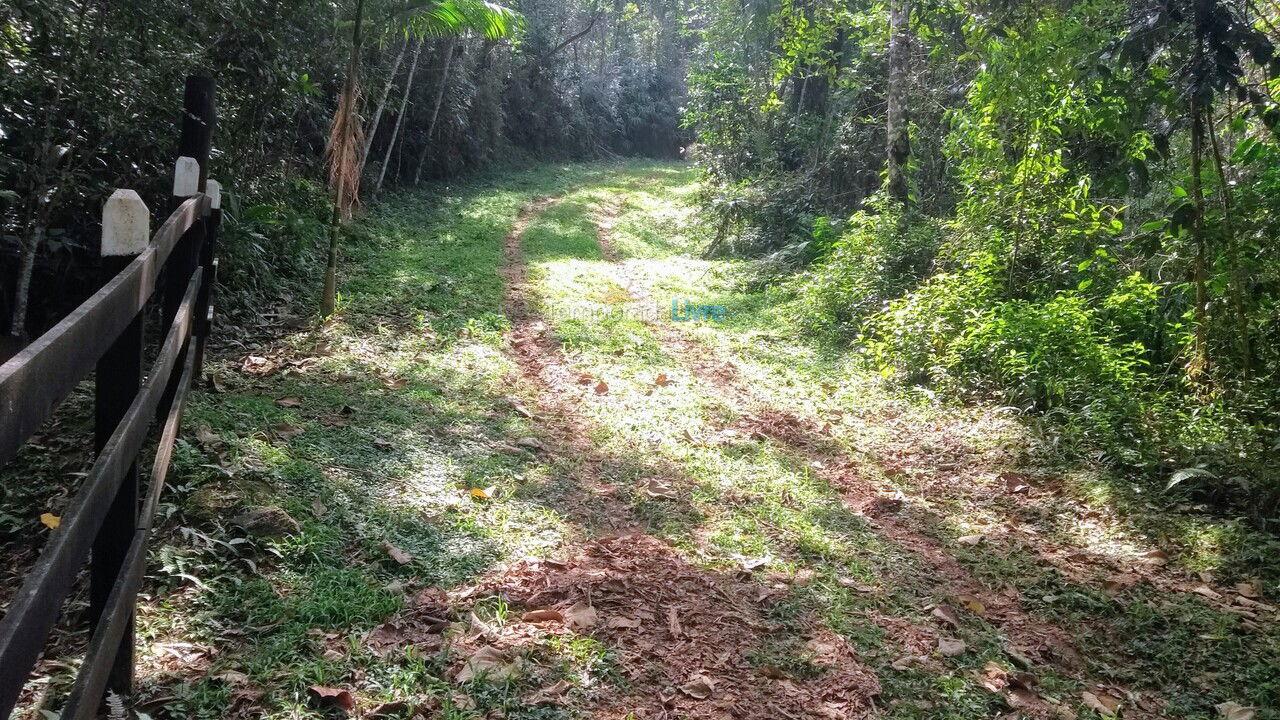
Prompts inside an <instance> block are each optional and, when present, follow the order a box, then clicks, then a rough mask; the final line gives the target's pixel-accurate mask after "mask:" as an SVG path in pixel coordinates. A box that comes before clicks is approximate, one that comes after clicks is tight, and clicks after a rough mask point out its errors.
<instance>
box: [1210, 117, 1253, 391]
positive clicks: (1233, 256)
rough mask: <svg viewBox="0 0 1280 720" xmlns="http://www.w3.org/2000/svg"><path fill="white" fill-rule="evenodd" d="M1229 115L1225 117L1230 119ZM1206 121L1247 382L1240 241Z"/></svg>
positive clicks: (1217, 152) (1248, 367) (1224, 176)
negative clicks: (1215, 170) (1220, 204)
mask: <svg viewBox="0 0 1280 720" xmlns="http://www.w3.org/2000/svg"><path fill="white" fill-rule="evenodd" d="M1229 117H1230V116H1228V119H1229ZM1208 120H1209V147H1210V148H1212V149H1213V161H1214V165H1215V166H1216V167H1217V169H1218V185H1219V186H1220V187H1221V192H1222V223H1223V226H1224V227H1223V229H1224V230H1225V231H1226V234H1227V272H1228V274H1229V280H1230V284H1229V290H1228V292H1230V294H1231V310H1232V313H1233V314H1234V315H1235V321H1236V342H1237V343H1239V347H1240V369H1241V372H1242V373H1243V375H1244V381H1245V383H1246V384H1248V382H1249V375H1250V374H1251V371H1252V368H1251V364H1252V359H1251V357H1250V355H1251V353H1252V350H1251V348H1250V346H1249V317H1248V316H1247V315H1245V312H1244V287H1243V286H1244V279H1243V278H1242V277H1241V275H1240V244H1239V240H1238V239H1237V238H1236V229H1235V223H1234V222H1233V219H1232V215H1233V210H1234V207H1233V206H1234V204H1235V203H1234V202H1233V200H1232V198H1231V185H1229V184H1228V183H1227V173H1226V170H1224V169H1223V162H1222V150H1221V149H1220V148H1219V147H1218V132H1217V128H1215V127H1214V122H1213V116H1212V115H1210V116H1209V117H1208Z"/></svg>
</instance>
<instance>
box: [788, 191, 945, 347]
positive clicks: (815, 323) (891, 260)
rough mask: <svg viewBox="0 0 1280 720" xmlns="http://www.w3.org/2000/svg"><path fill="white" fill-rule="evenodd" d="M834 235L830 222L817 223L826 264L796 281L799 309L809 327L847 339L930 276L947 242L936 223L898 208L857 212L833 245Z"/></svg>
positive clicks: (816, 237) (815, 266) (816, 239)
mask: <svg viewBox="0 0 1280 720" xmlns="http://www.w3.org/2000/svg"><path fill="white" fill-rule="evenodd" d="M834 232H835V231H834V230H833V229H832V228H831V227H830V224H829V223H827V222H826V218H819V222H818V223H816V224H815V229H814V244H815V245H817V246H818V248H819V252H820V253H822V259H821V260H819V261H818V262H816V263H814V264H813V266H812V267H810V268H809V270H808V271H807V272H805V273H803V274H801V275H799V276H797V277H796V280H795V293H796V300H795V302H794V304H793V308H794V311H795V312H796V314H797V317H798V318H800V319H801V320H802V321H803V323H804V324H805V325H807V326H809V327H811V328H814V329H818V330H820V331H824V332H826V333H829V334H831V335H833V336H836V337H840V336H843V337H846V338H847V337H849V336H852V335H853V334H854V333H855V332H856V330H857V329H858V328H859V327H860V326H861V324H862V322H863V321H864V320H865V319H866V318H868V317H869V316H871V315H873V314H875V313H877V312H879V311H880V310H882V309H884V308H885V306H886V305H887V304H888V303H889V301H891V300H893V299H895V298H897V297H900V296H901V295H902V294H903V293H904V292H909V291H910V290H911V289H913V288H914V287H915V285H916V284H917V283H918V282H919V281H920V280H921V279H922V278H924V277H925V276H926V274H927V273H928V271H929V268H930V265H931V263H932V261H933V256H934V254H935V253H936V252H937V249H938V244H939V241H940V237H941V231H940V228H939V227H938V225H937V223H936V222H934V221H932V220H931V219H929V218H923V217H910V218H909V220H908V218H904V216H903V214H902V212H901V210H899V209H896V208H882V211H881V212H866V211H863V212H857V213H854V214H853V216H852V217H850V218H849V220H848V221H847V222H846V223H845V224H844V227H843V228H842V229H841V231H840V233H839V236H838V237H837V239H836V240H835V241H834V242H830V241H827V240H826V237H827V236H828V235H831V234H833V233H834ZM827 243H829V245H830V247H829V248H826V249H823V247H822V246H823V245H824V244H827Z"/></svg>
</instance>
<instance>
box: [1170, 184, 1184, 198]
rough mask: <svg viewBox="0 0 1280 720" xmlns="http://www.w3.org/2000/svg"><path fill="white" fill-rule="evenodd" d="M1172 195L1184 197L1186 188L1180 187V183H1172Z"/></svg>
mask: <svg viewBox="0 0 1280 720" xmlns="http://www.w3.org/2000/svg"><path fill="white" fill-rule="evenodd" d="M1173 196H1174V197H1180V198H1184V197H1186V196H1187V190H1186V188H1184V187H1182V186H1181V185H1174V186H1173Z"/></svg>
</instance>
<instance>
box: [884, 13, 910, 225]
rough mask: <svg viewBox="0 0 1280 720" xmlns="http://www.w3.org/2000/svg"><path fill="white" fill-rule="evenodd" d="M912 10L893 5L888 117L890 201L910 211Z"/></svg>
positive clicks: (890, 25) (886, 131)
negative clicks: (909, 88)
mask: <svg viewBox="0 0 1280 720" xmlns="http://www.w3.org/2000/svg"><path fill="white" fill-rule="evenodd" d="M910 22H911V9H910V7H909V5H908V0H890V2H889V78H888V83H887V88H886V94H887V95H888V106H889V108H888V113H887V115H886V118H885V135H886V138H887V140H886V144H887V148H886V151H887V152H886V154H887V158H886V169H887V171H888V172H887V174H888V182H887V185H888V192H889V197H890V198H892V199H893V200H894V201H895V202H898V203H901V204H902V206H903V207H906V206H907V205H908V204H909V203H910V202H911V190H910V187H909V186H908V184H907V160H908V159H909V158H910V156H911V136H910V132H909V129H908V126H907V123H908V122H909V120H908V118H907V82H908V77H909V72H910V62H911V54H910V51H911V40H910V37H909V35H908V33H909V32H910V29H909V25H910Z"/></svg>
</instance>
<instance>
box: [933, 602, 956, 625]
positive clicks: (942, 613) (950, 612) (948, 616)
mask: <svg viewBox="0 0 1280 720" xmlns="http://www.w3.org/2000/svg"><path fill="white" fill-rule="evenodd" d="M931 614H932V615H933V616H934V617H935V618H937V619H939V620H941V621H942V622H944V623H946V624H947V625H950V626H951V627H960V618H959V616H957V615H956V611H955V610H954V609H953V608H952V607H951V606H950V605H939V606H938V607H936V608H934V609H933V612H932V613H931Z"/></svg>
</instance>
